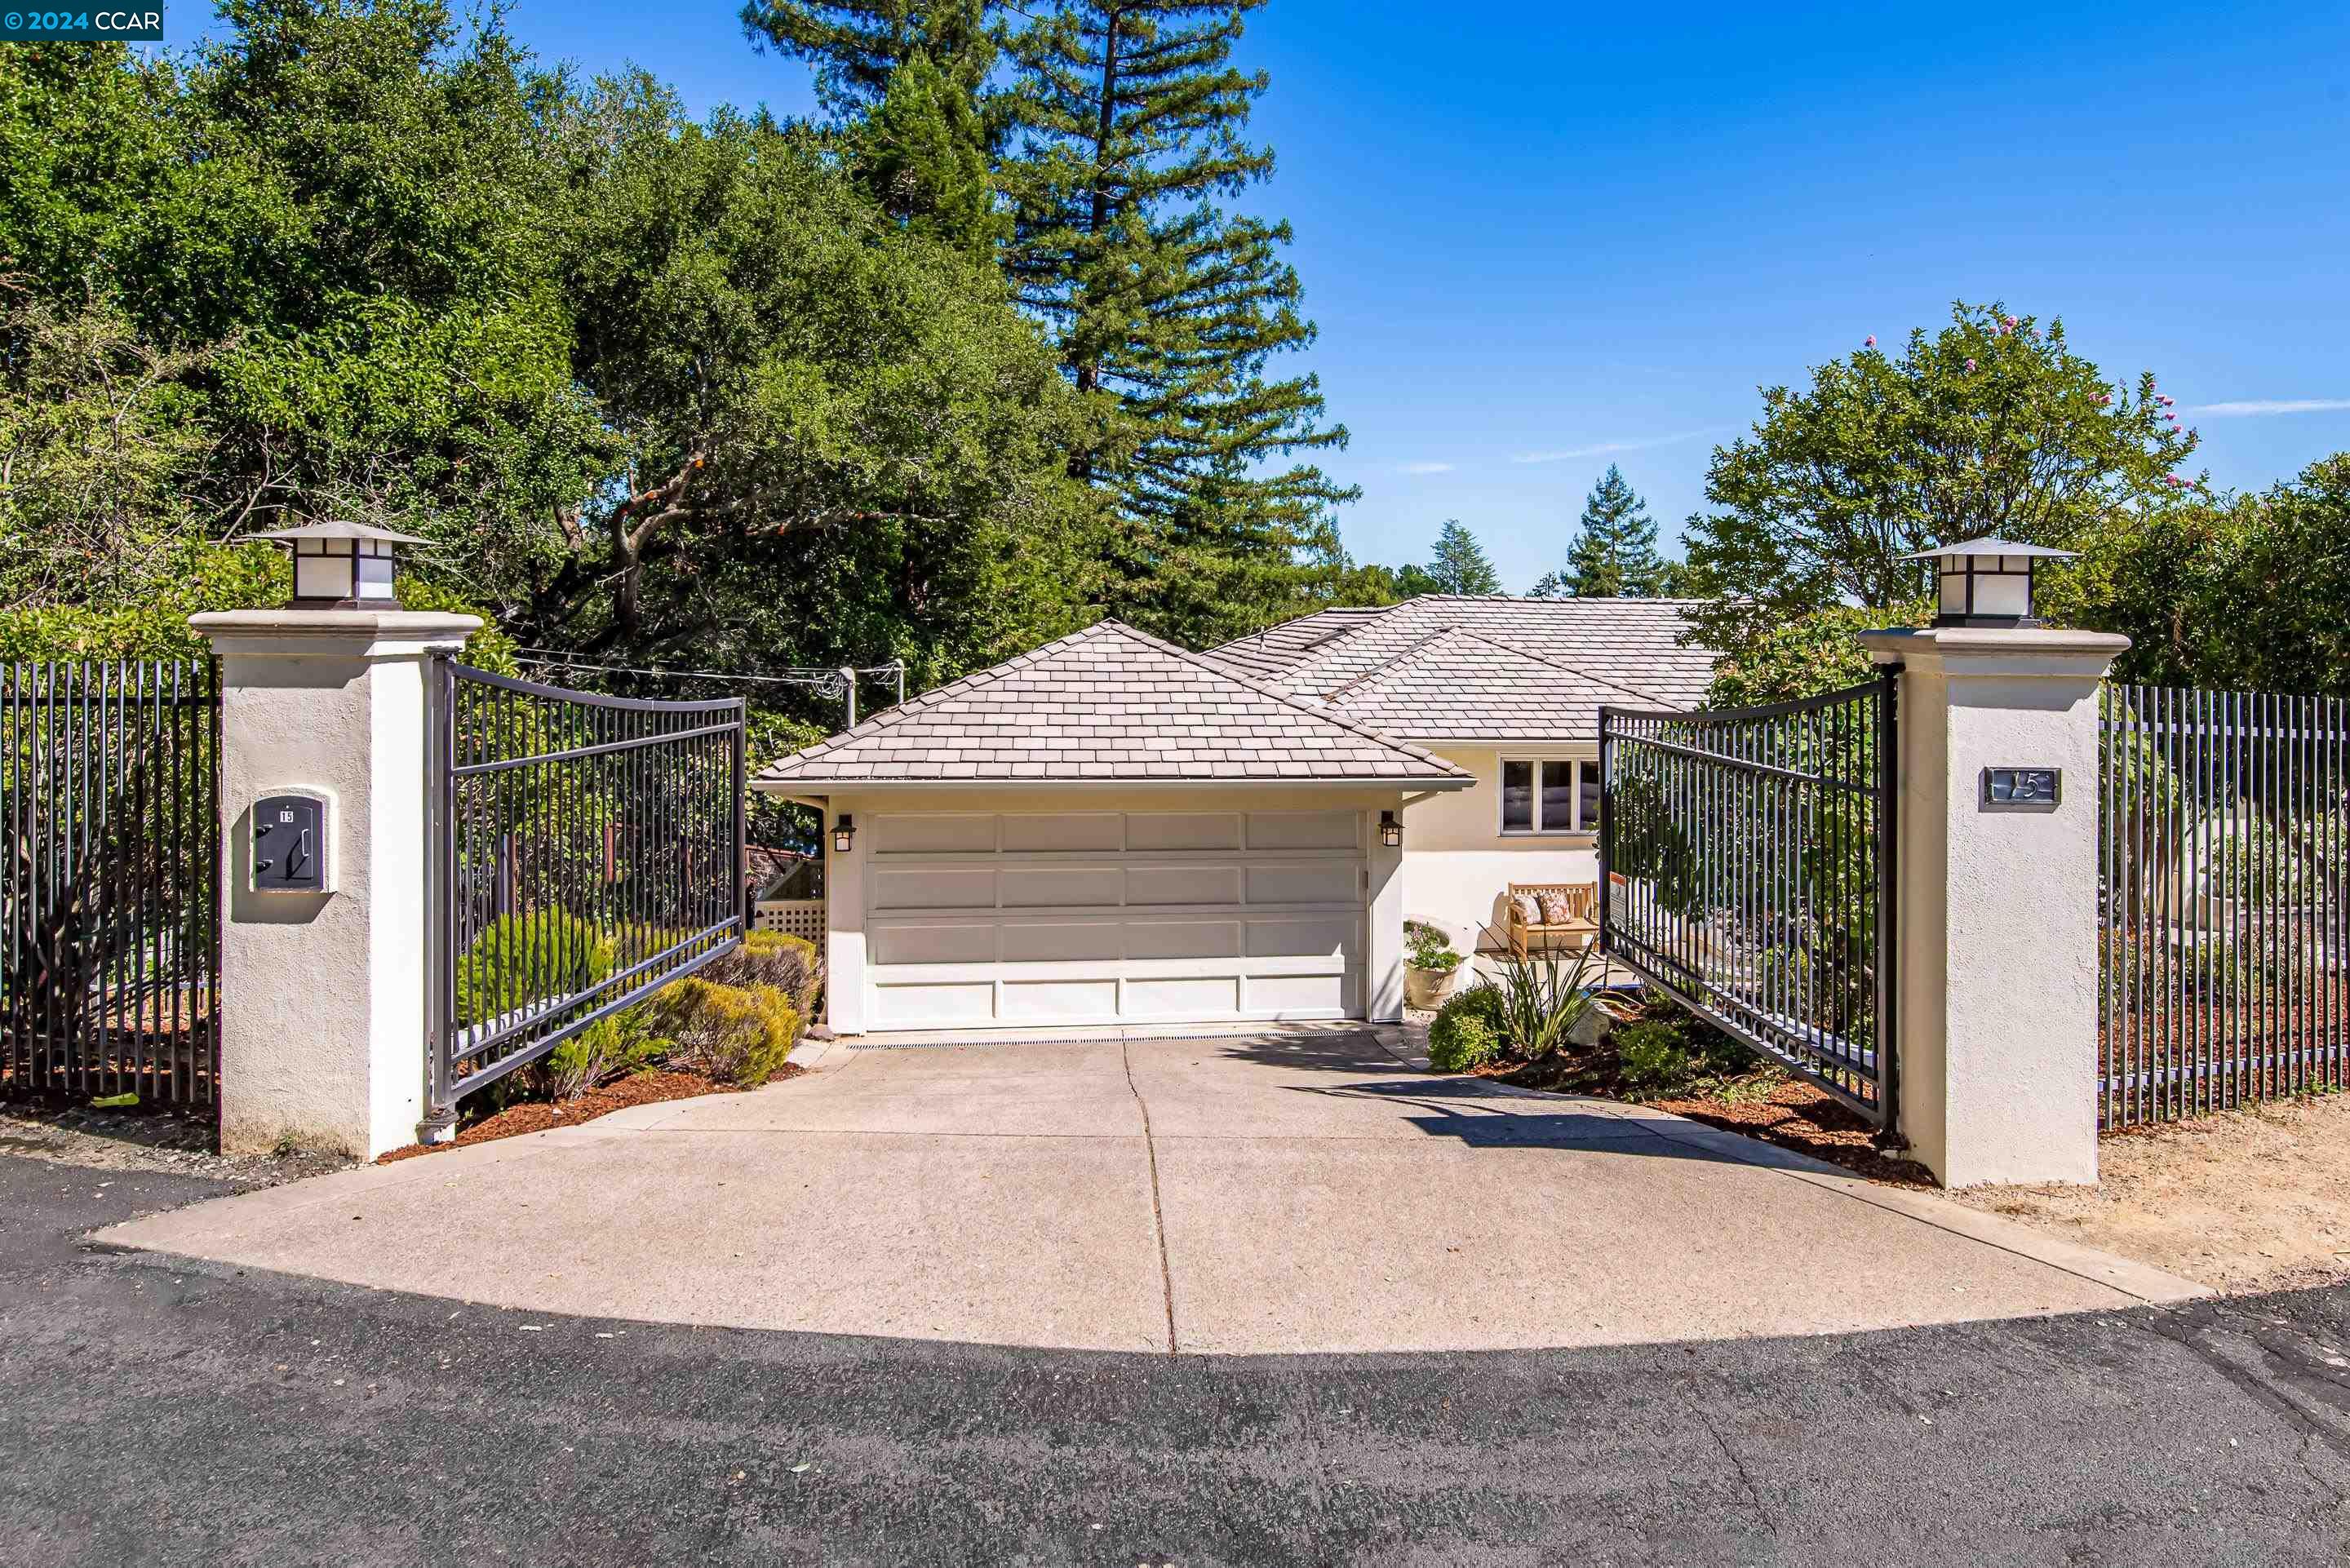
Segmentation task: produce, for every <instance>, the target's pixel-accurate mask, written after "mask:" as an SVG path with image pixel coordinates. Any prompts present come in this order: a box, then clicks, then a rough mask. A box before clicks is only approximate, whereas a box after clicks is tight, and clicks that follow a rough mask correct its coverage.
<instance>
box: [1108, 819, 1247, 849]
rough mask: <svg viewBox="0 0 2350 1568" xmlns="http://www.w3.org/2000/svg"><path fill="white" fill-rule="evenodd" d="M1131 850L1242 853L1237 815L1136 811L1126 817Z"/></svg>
mask: <svg viewBox="0 0 2350 1568" xmlns="http://www.w3.org/2000/svg"><path fill="white" fill-rule="evenodd" d="M1126 846H1127V847H1128V848H1129V849H1238V848H1239V847H1240V846H1241V815H1240V813H1238V812H1236V811H1163V812H1162V811H1135V812H1128V814H1127V817H1126Z"/></svg>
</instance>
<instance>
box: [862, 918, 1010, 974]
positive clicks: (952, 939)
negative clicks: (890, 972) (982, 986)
mask: <svg viewBox="0 0 2350 1568" xmlns="http://www.w3.org/2000/svg"><path fill="white" fill-rule="evenodd" d="M869 940H870V941H871V943H872V948H873V953H872V961H873V962H875V963H877V964H907V963H993V962H994V961H995V959H996V927H995V925H994V923H993V921H990V922H988V923H986V924H984V925H980V924H972V925H951V926H899V925H877V926H875V927H874V928H873V929H872V931H871V933H870V937H869Z"/></svg>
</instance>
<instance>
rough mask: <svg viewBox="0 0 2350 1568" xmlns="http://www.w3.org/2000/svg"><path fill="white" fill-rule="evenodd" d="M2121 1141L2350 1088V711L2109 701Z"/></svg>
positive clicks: (2116, 1111)
mask: <svg viewBox="0 0 2350 1568" xmlns="http://www.w3.org/2000/svg"><path fill="white" fill-rule="evenodd" d="M2103 707H2104V722H2103V727H2102V733H2103V737H2104V745H2103V748H2102V758H2101V761H2102V767H2101V769H2100V774H2099V785H2100V787H2099V791H2098V799H2097V805H2098V811H2097V817H2098V824H2099V828H2100V834H2099V843H2098V864H2097V870H2098V880H2099V882H2100V884H2101V886H2102V891H2103V896H2102V898H2101V899H2100V901H2099V902H2100V908H2099V911H2098V912H2099V917H2100V922H2101V930H2100V939H2101V940H2100V941H2099V944H2098V958H2099V969H2098V981H2099V984H2098V996H2097V1001H2098V1014H2099V1023H2100V1029H2099V1032H2098V1036H2099V1039H2098V1043H2099V1050H2098V1058H2097V1067H2098V1072H2097V1076H2098V1085H2099V1094H2098V1096H2097V1115H2098V1118H2099V1120H2100V1121H2101V1122H2102V1123H2103V1125H2105V1126H2106V1127H2129V1126H2133V1125H2136V1124H2138V1123H2143V1122H2159V1121H2176V1120H2179V1119H2181V1118H2184V1117H2187V1116H2198V1115H2200V1114H2202V1113H2204V1112H2207V1111H2219V1110H2228V1109H2231V1108H2233V1107H2235V1106H2241V1105H2244V1104H2247V1103H2249V1102H2252V1101H2258V1100H2265V1099H2276V1098H2282V1097H2284V1096H2291V1095H2298V1094H2306V1093H2311V1092H2324V1091H2328V1090H2338V1089H2341V1088H2343V1087H2344V1086H2345V1085H2350V703H2345V702H2343V701H2340V700H2338V699H2335V698H2329V697H2313V696H2287V695H2282V694H2278V693H2273V692H2262V691H2195V690H2188V689H2179V688H2172V687H2161V686H2124V685H2109V686H2107V687H2106V690H2105V693H2104V703H2103Z"/></svg>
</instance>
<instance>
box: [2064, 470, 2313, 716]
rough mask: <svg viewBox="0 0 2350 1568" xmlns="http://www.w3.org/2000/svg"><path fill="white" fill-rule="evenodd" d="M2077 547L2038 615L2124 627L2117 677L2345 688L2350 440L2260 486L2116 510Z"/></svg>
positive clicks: (2250, 687)
mask: <svg viewBox="0 0 2350 1568" xmlns="http://www.w3.org/2000/svg"><path fill="white" fill-rule="evenodd" d="M2074 548H2076V549H2078V550H2080V551H2081V559H2080V560H2078V561H2076V562H2074V563H2072V564H2070V565H2069V566H2063V567H2059V568H2057V569H2055V570H2054V571H2052V572H2048V573H2045V574H2043V590H2042V592H2041V596H2040V603H2041V609H2042V613H2043V616H2044V617H2045V618H2049V619H2052V620H2055V621H2058V622H2060V623H2061V624H2064V625H2070V626H2083V627H2091V628H2095V629H2098V630H2101V631H2117V632H2121V633H2123V634H2124V635H2126V636H2127V637H2128V638H2129V639H2130V642H2131V647H2130V650H2129V651H2128V652H2127V653H2126V654H2124V655H2123V656H2122V658H2121V659H2120V660H2119V661H2118V663H2117V664H2116V674H2117V675H2118V676H2120V677H2121V678H2123V679H2125V680H2138V681H2147V682H2150V683H2154V684H2159V685H2174V686H2202V687H2210V688H2220V689H2230V690H2237V691H2277V692H2309V693H2319V694H2324V695H2330V696H2336V697H2350V617H2345V606H2350V452H2345V453H2338V454H2336V455H2334V456H2333V457H2329V458H2325V459H2323V460H2321V461H2320V462H2314V463H2312V464H2310V465H2309V466H2308V467H2307V468H2305V469H2303V470H2302V472H2301V473H2300V475H2299V476H2298V477H2297V478H2295V479H2293V480H2288V481H2283V482H2281V483H2277V484H2274V485H2272V486H2271V487H2270V488H2269V489H2267V490H2266V491H2263V492H2261V493H2257V494H2251V495H2233V496H2217V497H2205V496H2201V495H2197V496H2194V497H2191V498H2189V499H2188V500H2187V501H2185V502H2183V503H2181V504H2174V505H2170V506H2158V507H2147V508H2140V509H2132V510H2126V511H2120V512H2116V513H2114V514H2111V515H2109V516H2107V517H2106V518H2103V519H2101V520H2100V521H2099V522H2098V523H2097V524H2096V525H2095V526H2094V527H2092V528H2090V529H2089V530H2087V531H2086V532H2085V534H2083V535H2081V536H2080V537H2078V538H2077V539H2075V540H2074Z"/></svg>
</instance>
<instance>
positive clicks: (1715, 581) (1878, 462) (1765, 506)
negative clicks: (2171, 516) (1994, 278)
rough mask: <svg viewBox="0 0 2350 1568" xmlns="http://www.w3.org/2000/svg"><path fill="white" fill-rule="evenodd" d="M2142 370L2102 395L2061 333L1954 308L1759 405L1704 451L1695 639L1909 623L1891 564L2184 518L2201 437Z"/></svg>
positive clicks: (1910, 592) (1736, 639)
mask: <svg viewBox="0 0 2350 1568" xmlns="http://www.w3.org/2000/svg"><path fill="white" fill-rule="evenodd" d="M2167 401H2168V400H2167V399H2166V398H2165V397H2164V396H2163V395H2162V394H2161V393H2160V392H2158V390H2157V389H2156V386H2155V378H2154V376H2153V373H2152V372H2150V371H2148V372H2144V373H2141V374H2140V375H2139V376H2138V378H2137V381H2136V383H2135V384H2134V385H2133V384H2129V383H2125V382H2120V381H2115V380H2109V379H2107V378H2106V375H2105V373H2104V372H2103V371H2101V370H2100V369H2098V368H2097V367H2096V366H2095V364H2093V363H2092V362H2090V361H2089V360H2087V359H2085V358H2081V357H2080V356H2079V355H2077V354H2074V352H2073V351H2072V350H2071V348H2069V347H2068V346H2067V344H2066V341H2065V335H2064V323H2063V322H2062V321H2061V320H2056V319H2053V318H2052V319H2050V320H2048V321H2047V322H2045V323H2044V324H2043V322H2042V321H2041V320H2040V319H2039V318H2038V317H2033V316H2030V315H2026V314H2022V313H2021V312H2017V313H2011V312H2010V311H2009V310H2008V309H2007V308H2006V306H2004V305H2002V304H1998V303H1993V304H1989V305H1968V304H1965V303H1960V304H1958V305H1955V306H1952V308H1951V313H1950V325H1949V326H1947V327H1943V328H1942V329H1941V330H1940V331H1939V332H1937V333H1933V334H1930V335H1929V333H1928V332H1927V331H1926V330H1925V329H1924V328H1922V327H1920V328H1918V329H1915V330H1913V331H1911V333H1910V334H1909V337H1908V342H1907V344H1906V345H1904V346H1903V347H1902V348H1901V349H1900V350H1899V352H1898V353H1893V352H1888V351H1887V350H1886V349H1882V348H1876V347H1874V346H1868V347H1864V348H1860V349H1859V350H1857V351H1856V352H1854V353H1852V354H1850V355H1848V356H1846V358H1842V359H1836V360H1832V361H1830V362H1829V363H1827V364H1825V365H1822V366H1819V367H1817V368H1816V369H1814V370H1813V372H1812V384H1811V386H1810V387H1809V388H1807V389H1804V390H1801V391H1796V390H1792V389H1789V388H1787V387H1783V386H1781V387H1768V388H1765V389H1763V416H1762V418H1761V419H1760V420H1758V421H1756V422H1755V424H1754V427H1753V430H1752V432H1750V433H1749V434H1748V435H1746V436H1743V437H1742V438H1740V439H1739V440H1737V441H1732V442H1731V443H1730V444H1728V445H1727V446H1721V447H1717V448H1715V449H1714V453H1713V460H1712V462H1711V466H1710V468H1709V469H1708V471H1707V475H1706V499H1707V500H1708V501H1709V502H1710V503H1711V505H1710V506H1709V507H1708V509H1707V510H1706V511H1704V512H1701V513H1700V514H1697V515H1695V516H1693V517H1691V518H1690V520H1689V523H1688V524H1687V527H1686V529H1685V534H1686V537H1687V539H1688V544H1689V562H1690V566H1691V567H1692V568H1693V569H1694V570H1695V572H1696V573H1698V574H1699V576H1700V581H1701V582H1702V583H1703V584H1704V585H1705V587H1706V588H1707V589H1708V591H1709V592H1710V593H1711V594H1712V595H1714V596H1715V602H1714V603H1713V604H1712V605H1711V607H1709V608H1707V609H1705V610H1704V611H1701V612H1700V614H1699V616H1698V617H1697V621H1698V630H1697V637H1698V639H1700V640H1701V641H1703V642H1705V643H1707V644H1708V645H1710V646H1712V647H1714V648H1718V649H1723V650H1724V651H1725V652H1730V653H1732V654H1734V653H1735V652H1736V651H1737V650H1738V649H1741V648H1742V647H1743V646H1745V645H1746V644H1747V643H1749V642H1751V641H1752V640H1753V639H1756V638H1757V637H1760V636H1762V635H1763V634H1764V633H1765V632H1767V631H1768V630H1769V629H1770V628H1773V627H1779V626H1783V625H1784V624H1786V623H1787V622H1788V621H1790V620H1792V619H1794V618H1799V617H1803V616H1806V615H1811V614H1814V613H1818V612H1822V611H1827V610H1832V609H1840V610H1862V611H1876V612H1882V614H1883V616H1884V618H1885V619H1886V620H1887V622H1890V621H1891V620H1893V619H1895V618H1905V617H1907V616H1908V615H1911V614H1914V613H1915V611H1916V608H1917V607H1918V605H1919V604H1920V603H1921V602H1922V600H1923V598H1924V596H1925V593H1926V589H1927V586H1928V585H1927V579H1926V576H1925V572H1924V570H1923V568H1922V567H1920V566H1918V564H1916V563H1914V562H1906V561H1903V560H1902V559H1901V557H1902V556H1906V555H1908V554H1911V553H1912V552H1915V551H1918V550H1925V549H1930V548H1932V547H1933V546H1935V545H1945V544H1950V543H1953V542H1955V541H1957V540H1960V539H1969V538H1974V537H1977V536H1980V535H1998V536H1999V537H2002V538H2007V539H2015V540H2020V541H2022V542H2024V543H2028V544H2034V545H2058V546H2065V545H2070V544H2072V543H2073V542H2074V540H2075V539H2077V538H2079V537H2080V536H2082V535H2084V534H2085V532H2086V531H2087V530H2089V529H2091V528H2092V527H2094V526H2095V524H2097V523H2098V522H2099V521H2100V520H2102V519H2105V518H2106V517H2109V516H2111V515H2113V514H2116V513H2119V512H2130V511H2134V510H2138V509H2144V508H2149V507H2159V506H2168V505H2175V504H2179V502H2180V499H2181V497H2182V496H2183V495H2186V494H2189V493H2192V492H2193V490H2194V488H2195V486H2196V484H2197V483H2199V482H2198V481H2196V480H2194V479H2192V478H2191V477H2190V476H2189V475H2187V474H2186V473H2185V472H2184V471H2183V470H2182V466H2181V465H2182V464H2183V463H2184V462H2186V460H2187V459H2188V458H2189V456H2190V455H2191V454H2192V453H2193V452H2194V451H2195V447H2196V441H2197V438H2196V436H2195V433H2194V432H2193V431H2190V430H2187V429H2185V428H2184V427H2183V426H2181V425H2180V424H2178V422H2177V421H2176V417H2175V416H2171V415H2169V414H2168V408H2167V406H2166V404H2167Z"/></svg>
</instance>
